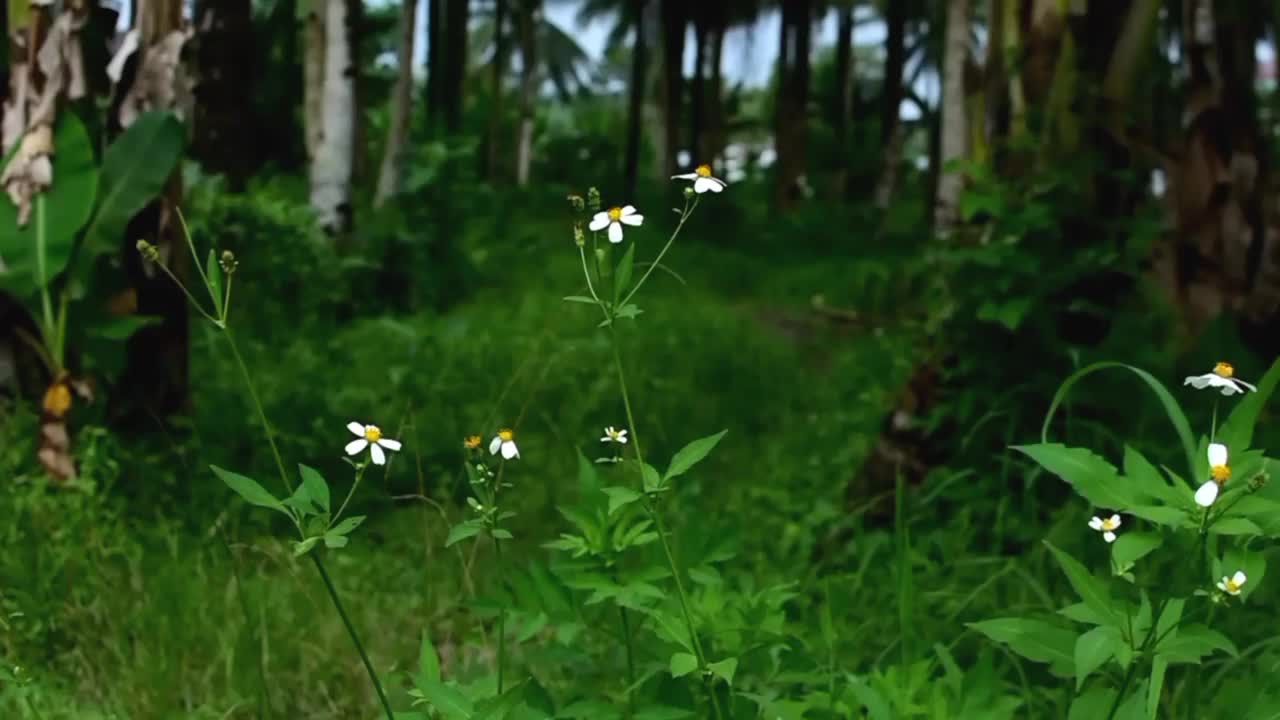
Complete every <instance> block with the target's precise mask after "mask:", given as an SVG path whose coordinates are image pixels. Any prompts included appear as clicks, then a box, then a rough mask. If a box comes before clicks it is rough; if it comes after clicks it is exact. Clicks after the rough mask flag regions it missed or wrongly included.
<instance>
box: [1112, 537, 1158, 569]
mask: <svg viewBox="0 0 1280 720" xmlns="http://www.w3.org/2000/svg"><path fill="white" fill-rule="evenodd" d="M1163 542H1164V539H1163V538H1161V537H1160V535H1158V534H1156V533H1149V532H1122V533H1120V537H1118V538H1116V541H1115V542H1114V543H1112V544H1111V559H1112V560H1113V561H1114V562H1115V565H1116V568H1117V571H1118V572H1125V571H1127V570H1128V569H1129V568H1131V567H1133V564H1134V563H1136V562H1137V561H1138V560H1140V559H1142V558H1143V557H1146V556H1147V555H1149V554H1150V553H1151V552H1152V551H1154V550H1155V549H1156V548H1158V547H1160V545H1161V543H1163Z"/></svg>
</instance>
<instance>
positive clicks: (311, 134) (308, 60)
mask: <svg viewBox="0 0 1280 720" xmlns="http://www.w3.org/2000/svg"><path fill="white" fill-rule="evenodd" d="M135 4H136V3H135ZM324 19H325V5H324V3H323V2H321V1H320V0H315V1H314V2H308V3H307V14H306V16H305V17H303V19H302V46H303V56H302V122H303V127H304V133H305V134H306V140H307V158H308V159H310V160H312V161H314V160H315V157H316V150H317V149H318V148H319V147H320V137H321V136H322V135H323V134H324V113H323V111H322V110H321V108H322V106H323V102H324V54H325V49H324V48H325V29H324Z"/></svg>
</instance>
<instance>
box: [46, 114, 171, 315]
mask: <svg viewBox="0 0 1280 720" xmlns="http://www.w3.org/2000/svg"><path fill="white" fill-rule="evenodd" d="M185 140H186V133H185V132H184V131H183V128H182V123H180V122H179V121H178V119H177V118H176V117H174V115H173V114H172V113H169V112H164V111H159V110H153V111H150V112H147V113H144V114H142V115H141V116H139V117H138V119H137V120H135V121H134V123H133V124H132V125H130V126H129V128H128V129H127V130H125V131H124V132H123V133H121V135H120V137H118V138H116V139H115V141H114V142H112V143H111V144H110V145H109V146H107V149H106V150H105V151H104V152H103V153H102V191H101V193H100V194H99V197H100V202H99V203H98V208H97V212H96V213H95V214H94V216H93V222H92V223H90V224H89V227H88V229H87V230H86V231H85V236H84V241H83V245H82V247H81V252H80V257H79V258H78V259H77V262H76V267H75V268H74V270H73V272H72V283H71V292H72V294H73V297H81V296H83V294H84V290H85V288H86V287H87V286H88V278H89V274H90V272H91V271H92V269H93V264H94V262H95V261H96V260H97V258H98V257H99V256H101V255H103V254H104V253H110V252H115V251H117V250H118V249H119V247H120V241H121V239H122V236H123V235H124V231H125V226H126V225H128V223H129V220H130V219H131V218H132V217H133V216H134V215H135V214H137V212H138V211H139V210H141V209H142V208H143V207H145V206H146V204H147V203H148V202H150V201H151V200H152V199H153V198H155V197H156V196H157V195H159V194H160V193H161V192H163V191H164V188H165V185H166V184H167V183H168V182H169V176H170V175H172V174H173V171H174V168H175V167H177V164H178V160H179V158H180V157H181V156H182V147H183V144H184V143H185ZM59 151H61V148H59ZM55 172H56V171H55ZM55 177H56V176H55ZM82 222H83V221H82Z"/></svg>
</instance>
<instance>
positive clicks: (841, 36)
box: [831, 1, 854, 199]
mask: <svg viewBox="0 0 1280 720" xmlns="http://www.w3.org/2000/svg"><path fill="white" fill-rule="evenodd" d="M836 14H837V17H838V18H839V20H838V22H837V28H836V107H835V117H834V118H832V122H831V127H832V128H833V129H834V131H835V135H836V157H837V158H838V166H837V168H836V172H835V174H834V175H833V176H832V178H831V195H832V197H834V198H837V199H843V198H845V197H846V196H847V195H848V193H849V160H850V157H849V147H850V142H849V141H850V138H849V131H850V126H851V125H852V117H851V116H852V114H853V95H854V74H853V3H852V2H848V1H847V2H846V3H845V4H844V5H842V6H839V7H837V8H836Z"/></svg>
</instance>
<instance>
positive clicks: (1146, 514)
mask: <svg viewBox="0 0 1280 720" xmlns="http://www.w3.org/2000/svg"><path fill="white" fill-rule="evenodd" d="M1125 511H1126V512H1128V513H1129V514H1130V515H1133V516H1134V517H1140V518H1142V519H1143V520H1149V521H1151V522H1153V523H1155V524H1157V525H1163V526H1165V527H1169V528H1180V527H1182V526H1183V525H1185V524H1186V522H1187V514H1186V513H1185V512H1183V511H1182V510H1179V509H1177V508H1171V507H1164V506H1160V505H1130V506H1129V507H1128V508H1126V509H1125Z"/></svg>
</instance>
